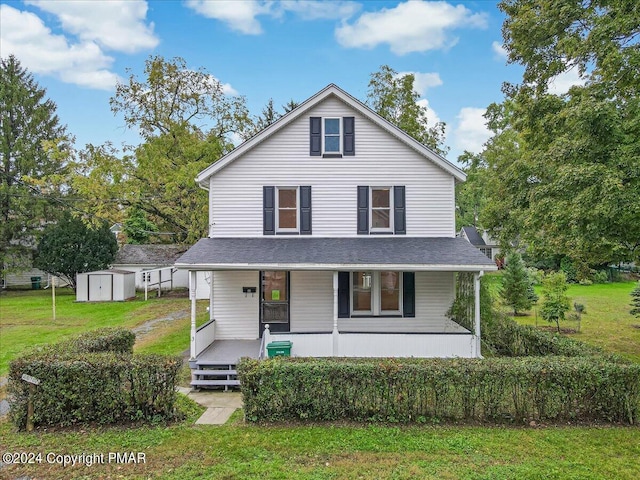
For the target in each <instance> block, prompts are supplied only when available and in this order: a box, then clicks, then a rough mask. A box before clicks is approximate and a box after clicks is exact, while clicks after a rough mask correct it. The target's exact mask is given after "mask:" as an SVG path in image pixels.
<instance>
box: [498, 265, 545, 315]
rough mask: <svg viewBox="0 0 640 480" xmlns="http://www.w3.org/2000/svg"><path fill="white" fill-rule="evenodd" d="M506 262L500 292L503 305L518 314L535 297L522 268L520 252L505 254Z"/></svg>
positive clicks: (529, 306)
mask: <svg viewBox="0 0 640 480" xmlns="http://www.w3.org/2000/svg"><path fill="white" fill-rule="evenodd" d="M506 263H507V266H506V267H505V269H504V274H503V275H502V285H501V288H500V294H501V295H502V298H503V301H504V303H505V305H508V306H510V307H511V308H513V314H514V315H518V314H519V313H521V312H523V311H525V310H529V309H530V308H531V305H533V303H534V300H537V298H536V297H535V293H534V292H533V283H532V282H531V279H530V278H529V275H528V274H527V271H526V269H525V268H524V263H523V262H522V257H520V254H518V253H510V254H509V255H507V261H506ZM532 294H533V295H532Z"/></svg>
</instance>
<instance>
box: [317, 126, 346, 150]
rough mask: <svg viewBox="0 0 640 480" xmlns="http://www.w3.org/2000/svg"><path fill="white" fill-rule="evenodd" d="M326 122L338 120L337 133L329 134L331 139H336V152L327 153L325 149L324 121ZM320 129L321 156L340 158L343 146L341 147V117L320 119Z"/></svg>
mask: <svg viewBox="0 0 640 480" xmlns="http://www.w3.org/2000/svg"><path fill="white" fill-rule="evenodd" d="M327 120H338V133H337V134H335V133H331V134H329V135H331V136H332V137H335V136H337V137H338V150H337V151H336V150H332V151H330V152H328V151H327V148H326V145H325V144H326V138H327V133H326V121H327ZM321 127H322V129H321V131H322V134H321V139H322V154H323V155H328V156H331V155H336V156H337V155H340V156H342V150H343V145H342V142H343V141H342V135H343V129H344V127H343V125H342V117H322V125H321Z"/></svg>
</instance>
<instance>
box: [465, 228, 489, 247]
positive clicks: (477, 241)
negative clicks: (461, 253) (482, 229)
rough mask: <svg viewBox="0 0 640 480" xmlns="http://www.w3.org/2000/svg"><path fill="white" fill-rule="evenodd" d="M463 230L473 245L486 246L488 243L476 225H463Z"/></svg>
mask: <svg viewBox="0 0 640 480" xmlns="http://www.w3.org/2000/svg"><path fill="white" fill-rule="evenodd" d="M462 230H463V231H464V234H465V236H466V237H467V240H469V243H470V244H471V245H473V246H475V247H484V246H485V245H486V243H484V240H483V239H482V237H481V236H480V234H479V233H478V230H477V229H476V227H462Z"/></svg>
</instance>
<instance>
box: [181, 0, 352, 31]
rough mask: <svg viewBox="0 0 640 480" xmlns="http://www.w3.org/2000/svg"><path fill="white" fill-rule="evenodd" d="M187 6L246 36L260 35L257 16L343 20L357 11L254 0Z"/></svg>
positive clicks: (190, 0)
mask: <svg viewBox="0 0 640 480" xmlns="http://www.w3.org/2000/svg"><path fill="white" fill-rule="evenodd" d="M186 5H187V7H189V8H191V9H192V10H194V11H195V12H196V13H198V14H200V15H202V16H204V17H207V18H213V19H216V20H220V21H221V22H224V23H226V24H227V25H228V26H229V28H231V29H232V30H236V31H238V32H240V33H244V34H246V35H258V34H260V33H262V26H261V25H260V22H259V21H258V19H257V17H259V16H269V17H275V18H278V17H282V16H283V15H284V14H285V13H287V12H291V13H293V14H295V15H297V16H299V17H300V18H301V19H303V20H331V19H346V18H348V17H350V16H351V15H353V14H354V13H356V12H357V11H358V10H359V9H360V5H359V4H358V3H355V2H351V1H333V2H326V1H310V0H286V1H282V2H273V1H258V0H244V1H238V0H217V1H210V0H187V2H186Z"/></svg>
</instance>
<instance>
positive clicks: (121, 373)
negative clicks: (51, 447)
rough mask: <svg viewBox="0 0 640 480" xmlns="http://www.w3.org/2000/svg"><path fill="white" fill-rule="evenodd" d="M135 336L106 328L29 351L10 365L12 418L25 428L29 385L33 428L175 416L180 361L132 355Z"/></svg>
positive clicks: (157, 356) (18, 425) (161, 357)
mask: <svg viewBox="0 0 640 480" xmlns="http://www.w3.org/2000/svg"><path fill="white" fill-rule="evenodd" d="M134 339H135V335H134V334H133V333H131V332H127V331H126V330H122V329H103V330H98V331H95V332H88V333H86V334H83V335H80V336H79V337H77V338H75V339H72V340H68V341H65V342H61V343H59V344H55V345H52V346H48V347H45V348H39V349H36V350H33V351H31V352H27V353H26V354H24V355H23V356H22V357H21V358H19V359H17V360H13V361H12V362H11V363H10V366H9V386H8V393H9V399H10V402H11V410H10V416H11V420H12V421H13V423H14V424H15V425H16V426H17V427H18V428H20V429H22V428H24V427H25V426H26V417H27V401H28V395H29V384H27V383H26V382H24V381H23V380H21V377H22V375H23V374H27V375H31V376H33V377H36V378H38V379H40V381H41V383H40V385H38V386H37V387H36V388H35V392H34V398H33V404H34V418H33V420H34V425H56V426H69V425H74V424H77V423H86V422H97V423H100V424H108V423H117V422H129V421H151V422H154V421H160V420H168V419H172V418H174V415H175V413H174V403H175V400H176V394H175V385H176V379H177V375H178V372H179V369H180V367H181V365H182V359H181V358H179V357H170V356H164V355H132V354H131V351H132V348H133V341H134Z"/></svg>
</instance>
